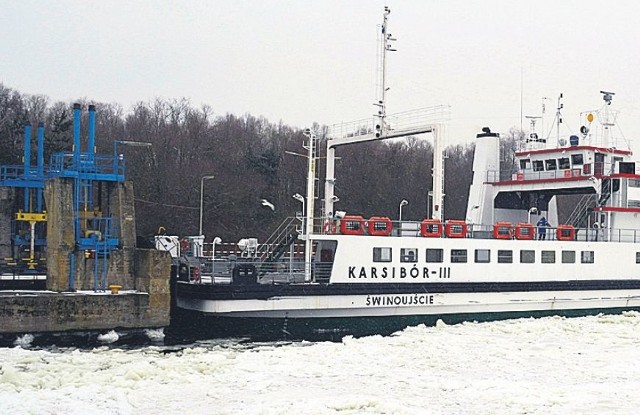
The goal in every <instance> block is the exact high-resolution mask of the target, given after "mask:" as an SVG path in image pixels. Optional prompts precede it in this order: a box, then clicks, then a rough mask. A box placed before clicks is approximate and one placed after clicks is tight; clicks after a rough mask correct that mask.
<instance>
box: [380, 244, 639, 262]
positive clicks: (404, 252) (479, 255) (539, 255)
mask: <svg viewBox="0 0 640 415" xmlns="http://www.w3.org/2000/svg"><path fill="white" fill-rule="evenodd" d="M515 252H516V259H519V262H520V263H521V264H535V263H538V262H539V263H542V264H555V263H556V262H557V261H558V260H559V261H560V263H562V264H574V263H576V262H577V259H576V254H578V257H577V258H579V260H580V263H582V264H593V263H594V262H595V253H594V251H579V252H576V251H571V250H562V251H560V253H559V255H557V252H556V251H552V250H541V251H536V250H533V249H521V250H516V251H515ZM448 255H449V262H451V263H458V264H459V263H467V262H471V259H473V262H475V263H479V264H488V263H491V262H492V261H491V257H492V252H491V250H490V249H475V250H471V252H469V251H468V250H467V249H451V250H449V252H448ZM556 256H558V257H559V258H556ZM496 258H497V263H498V264H512V263H513V262H514V251H513V250H510V249H499V250H497V252H496ZM444 259H445V250H444V249H442V248H427V249H426V251H425V256H424V261H425V262H427V263H443V262H444ZM392 261H393V250H392V248H389V247H379V248H373V262H392ZM400 262H406V263H417V262H420V258H419V252H418V249H417V248H401V249H400ZM636 262H637V263H640V252H638V253H636Z"/></svg>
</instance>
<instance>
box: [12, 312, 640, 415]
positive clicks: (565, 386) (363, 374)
mask: <svg viewBox="0 0 640 415" xmlns="http://www.w3.org/2000/svg"><path fill="white" fill-rule="evenodd" d="M639 408H640V314H639V313H632V312H630V313H625V314H622V315H614V316H595V317H582V318H560V317H548V318H542V319H520V320H507V321H499V322H491V323H465V324H459V325H451V326H448V325H444V324H438V325H437V326H435V327H425V326H417V327H411V328H407V329H405V330H403V331H401V332H398V333H396V334H394V335H392V336H388V337H381V336H371V337H364V338H351V337H347V338H344V339H343V340H342V342H335V343H331V342H317V343H310V342H293V343H291V342H289V343H251V342H245V341H241V340H240V339H227V340H223V341H220V340H217V341H213V340H212V341H207V342H199V343H194V344H190V345H186V346H162V345H156V346H144V347H140V348H135V349H130V350H123V349H116V348H109V347H106V346H105V347H98V348H93V349H84V350H83V349H60V348H54V347H49V348H46V349H37V350H33V349H29V348H28V346H27V348H23V347H13V348H2V349H0V414H65V415H72V414H83V415H84V414H162V415H166V414H296V415H297V414H303V413H304V414H361V413H363V414H636V413H638V410H639Z"/></svg>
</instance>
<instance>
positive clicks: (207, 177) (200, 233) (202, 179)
mask: <svg viewBox="0 0 640 415" xmlns="http://www.w3.org/2000/svg"><path fill="white" fill-rule="evenodd" d="M213 177H214V176H202V178H201V179H200V226H199V227H198V236H201V235H202V206H203V202H204V181H205V180H208V179H213Z"/></svg>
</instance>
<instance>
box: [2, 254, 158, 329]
mask: <svg viewBox="0 0 640 415" xmlns="http://www.w3.org/2000/svg"><path fill="white" fill-rule="evenodd" d="M135 258H136V261H135V266H134V275H135V278H134V279H133V281H131V285H129V286H124V287H123V288H122V289H121V290H120V291H119V293H118V294H111V291H106V292H104V293H102V292H101V293H94V292H93V291H77V292H54V291H0V305H1V306H0V334H2V333H35V332H40V333H42V332H60V331H69V330H77V331H88V330H111V329H135V328H156V327H165V326H168V325H169V303H170V292H169V276H168V272H169V271H168V270H169V269H170V267H171V259H170V257H169V255H167V253H166V252H159V251H154V250H142V249H138V250H136V252H135Z"/></svg>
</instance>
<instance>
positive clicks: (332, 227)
mask: <svg viewBox="0 0 640 415" xmlns="http://www.w3.org/2000/svg"><path fill="white" fill-rule="evenodd" d="M336 229H338V227H337V226H336V223H335V222H333V221H330V220H328V221H326V222H325V223H324V226H323V227H322V231H323V232H324V233H328V234H334V233H336Z"/></svg>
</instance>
